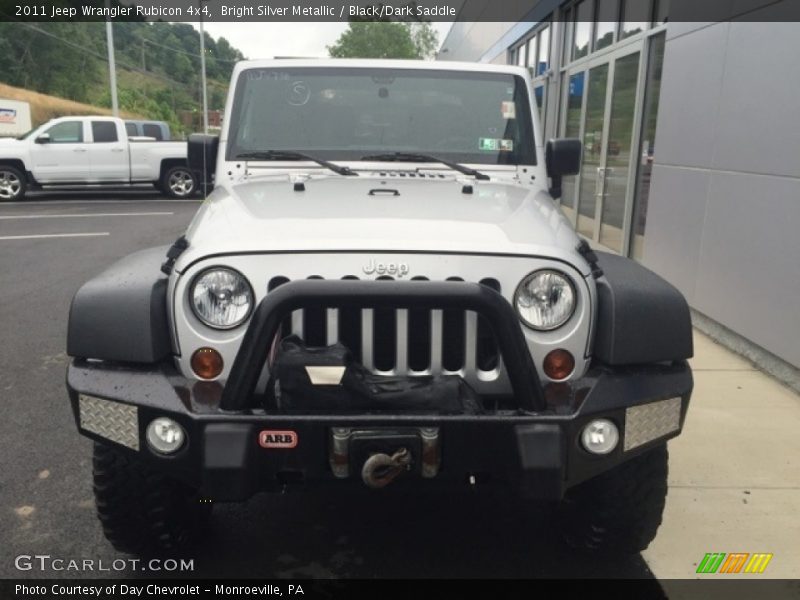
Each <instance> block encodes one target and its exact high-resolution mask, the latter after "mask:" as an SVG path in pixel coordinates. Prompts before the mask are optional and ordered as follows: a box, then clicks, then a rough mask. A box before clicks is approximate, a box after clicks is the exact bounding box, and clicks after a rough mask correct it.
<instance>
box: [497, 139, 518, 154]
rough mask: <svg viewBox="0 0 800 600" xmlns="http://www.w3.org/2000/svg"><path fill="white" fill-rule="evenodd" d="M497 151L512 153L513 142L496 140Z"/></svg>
mask: <svg viewBox="0 0 800 600" xmlns="http://www.w3.org/2000/svg"><path fill="white" fill-rule="evenodd" d="M497 149H498V150H500V152H513V151H514V140H497Z"/></svg>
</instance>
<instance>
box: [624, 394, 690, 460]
mask: <svg viewBox="0 0 800 600" xmlns="http://www.w3.org/2000/svg"><path fill="white" fill-rule="evenodd" d="M680 423H681V399H680V398H670V399H668V400H661V401H659V402H651V403H649V404H642V405H639V406H632V407H630V408H628V409H626V410H625V444H624V449H625V451H626V452H627V451H628V450H632V449H634V448H638V447H639V446H641V445H642V444H646V443H647V442H650V441H652V440H655V439H657V438H660V437H663V436H665V435H667V434H669V433H672V432H673V431H677V430H678V429H679V428H680Z"/></svg>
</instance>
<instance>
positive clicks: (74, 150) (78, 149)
mask: <svg viewBox="0 0 800 600" xmlns="http://www.w3.org/2000/svg"><path fill="white" fill-rule="evenodd" d="M72 151H73V152H86V148H73V150H72Z"/></svg>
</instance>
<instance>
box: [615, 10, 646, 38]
mask: <svg viewBox="0 0 800 600" xmlns="http://www.w3.org/2000/svg"><path fill="white" fill-rule="evenodd" d="M651 10H652V0H622V26H621V27H620V32H619V38H620V39H621V40H624V39H625V38H627V37H630V36H632V35H636V34H637V33H641V32H642V31H644V30H645V29H647V26H648V25H649V23H650V15H651V14H652V11H651Z"/></svg>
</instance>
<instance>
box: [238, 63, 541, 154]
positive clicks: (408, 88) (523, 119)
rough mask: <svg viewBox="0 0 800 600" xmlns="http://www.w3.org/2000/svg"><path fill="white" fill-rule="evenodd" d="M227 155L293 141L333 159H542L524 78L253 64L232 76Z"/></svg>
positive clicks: (294, 146) (292, 145) (291, 146)
mask: <svg viewBox="0 0 800 600" xmlns="http://www.w3.org/2000/svg"><path fill="white" fill-rule="evenodd" d="M229 122H230V124H231V129H230V132H229V135H228V151H227V154H228V156H227V158H228V160H233V158H232V157H235V156H237V155H240V154H245V153H248V152H258V151H264V150H293V151H298V152H308V153H312V154H313V155H314V156H317V157H320V158H325V159H328V160H358V159H360V158H361V157H362V156H364V155H369V154H382V153H390V152H409V153H417V154H430V155H435V156H436V157H439V158H445V159H448V160H451V161H454V162H460V163H478V164H489V165H492V164H501V165H505V164H536V157H535V154H534V143H533V126H532V123H531V112H530V105H529V101H528V93H527V89H526V86H525V82H524V80H523V79H522V78H521V77H517V76H514V75H508V74H504V73H472V72H465V71H441V70H426V69H419V70H417V69H364V68H338V67H337V68H334V67H324V68H322V67H296V68H268V69H248V70H246V71H243V72H242V74H241V75H240V77H239V81H238V83H237V85H236V94H235V97H234V103H233V109H232V115H231V118H230V120H229Z"/></svg>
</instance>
